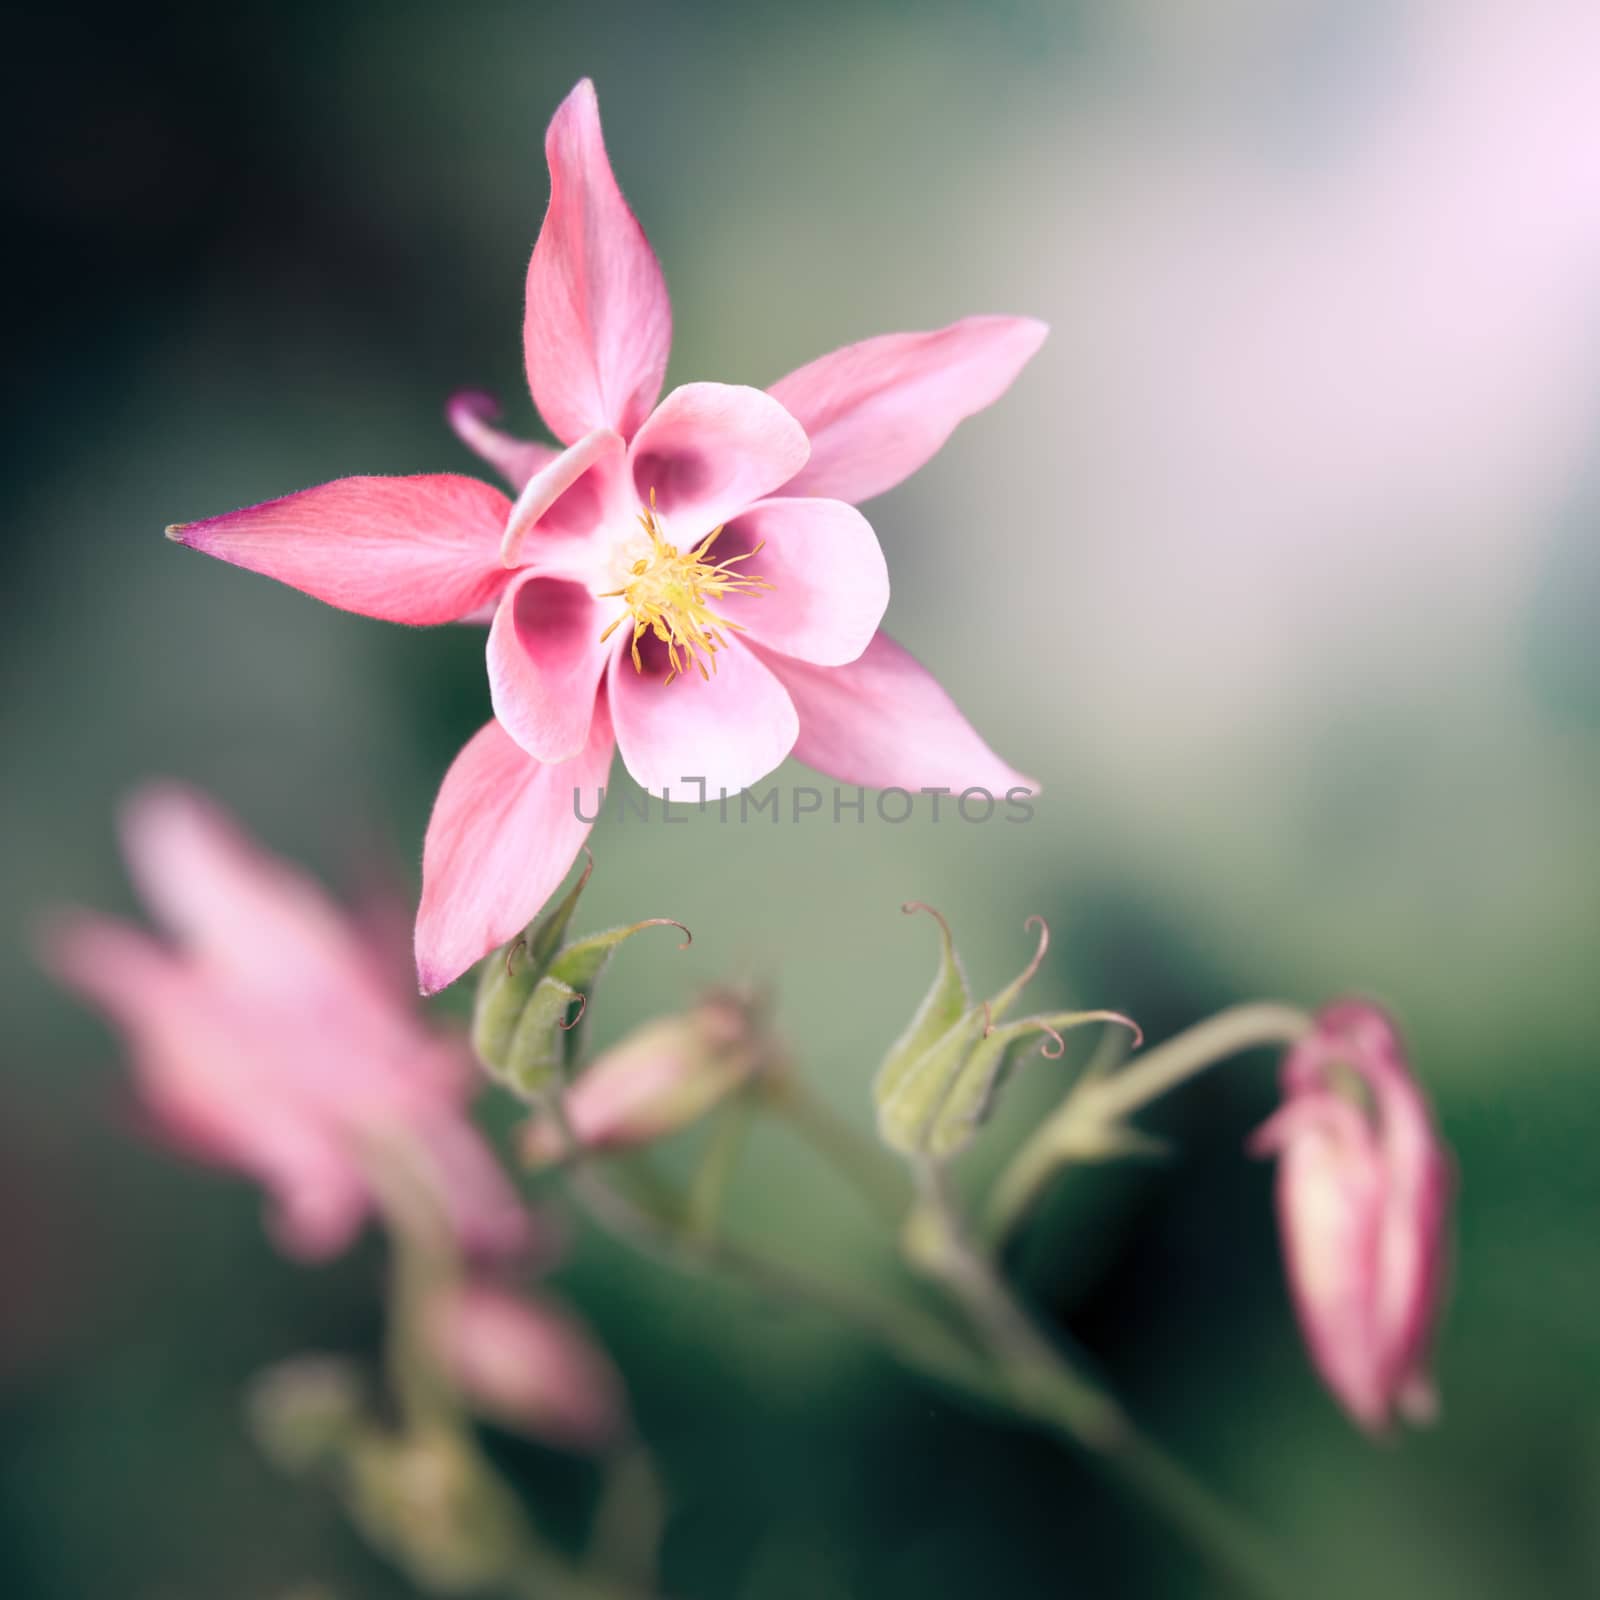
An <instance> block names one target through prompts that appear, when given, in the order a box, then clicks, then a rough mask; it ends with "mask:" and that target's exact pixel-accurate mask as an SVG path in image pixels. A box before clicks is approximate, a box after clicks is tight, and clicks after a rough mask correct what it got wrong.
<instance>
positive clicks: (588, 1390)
mask: <svg viewBox="0 0 1600 1600" xmlns="http://www.w3.org/2000/svg"><path fill="white" fill-rule="evenodd" d="M429 1329H430V1332H431V1334H432V1336H433V1340H434V1348H435V1351H436V1353H437V1355H438V1358H439V1360H440V1362H441V1363H442V1364H443V1366H444V1368H445V1370H446V1371H447V1372H448V1373H449V1374H450V1377H451V1379H452V1380H453V1382H454V1383H455V1384H456V1386H457V1387H458V1388H459V1389H460V1391H461V1393H462V1395H463V1396H464V1397H465V1398H466V1399H467V1401H468V1402H469V1403H470V1404H471V1405H472V1406H473V1408H474V1409H475V1410H478V1411H481V1412H482V1413H483V1414H484V1415H485V1416H487V1417H490V1418H492V1419H494V1420H495V1421H497V1422H500V1423H503V1424H505V1425H506V1426H508V1427H513V1428H517V1429H520V1430H521V1431H523V1432H526V1433H530V1434H533V1435H535V1436H536V1437H538V1438H541V1439H545V1440H548V1441H549V1442H550V1443H552V1444H558V1445H563V1446H566V1447H568V1448H572V1449H578V1450H597V1449H602V1448H604V1447H605V1446H606V1445H609V1444H612V1443H614V1442H615V1441H616V1439H617V1438H618V1437H619V1436H620V1435H621V1433H622V1431H623V1429H624V1426H625V1424H626V1417H627V1408H626V1403H625V1401H624V1399H623V1393H622V1382H621V1379H620V1378H618V1376H617V1372H616V1369H615V1368H614V1367H613V1366H612V1364H611V1361H610V1359H609V1358H608V1357H607V1356H606V1354H605V1352H604V1351H603V1350H602V1349H601V1348H600V1346H599V1345H598V1344H596V1343H595V1341H594V1339H593V1338H592V1337H591V1336H590V1334H589V1332H588V1331H587V1330H586V1329H585V1328H584V1326H583V1325H582V1324H581V1323H580V1322H579V1321H578V1320H577V1319H576V1318H575V1317H574V1316H572V1314H571V1313H570V1312H567V1311H565V1310H563V1309H561V1308H560V1307H559V1306H557V1305H556V1304H555V1303H554V1302H553V1301H551V1300H548V1299H543V1298H541V1299H532V1298H525V1297H523V1296H521V1295H516V1294H513V1293H511V1291H510V1290H508V1289H504V1288H501V1287H500V1286H499V1285H498V1284H493V1283H487V1282H476V1283H467V1284H463V1285H459V1286H457V1287H455V1288H452V1289H449V1290H446V1291H445V1292H443V1293H442V1294H440V1295H439V1296H438V1298H437V1299H436V1300H435V1301H434V1304H433V1306H432V1310H431V1317H430V1321H429Z"/></svg>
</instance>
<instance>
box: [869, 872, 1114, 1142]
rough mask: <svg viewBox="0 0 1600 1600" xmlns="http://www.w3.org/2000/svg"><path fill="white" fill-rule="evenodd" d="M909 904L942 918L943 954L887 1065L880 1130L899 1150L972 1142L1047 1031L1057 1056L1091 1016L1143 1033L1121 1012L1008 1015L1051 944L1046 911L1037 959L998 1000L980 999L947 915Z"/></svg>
mask: <svg viewBox="0 0 1600 1600" xmlns="http://www.w3.org/2000/svg"><path fill="white" fill-rule="evenodd" d="M901 909H902V910H903V911H905V912H907V913H909V912H912V911H926V912H928V913H929V915H930V916H932V917H933V918H934V920H935V921H936V922H937V923H938V924H939V936H940V958H939V970H938V972H937V973H936V974H935V975H934V980H933V986H932V987H931V988H930V989H929V991H928V993H927V994H926V995H925V996H924V997H923V1001H922V1004H921V1006H920V1007H918V1009H917V1013H916V1015H915V1016H914V1017H913V1018H912V1019H911V1022H910V1024H909V1025H908V1026H907V1028H906V1031H905V1032H904V1033H903V1034H901V1036H900V1037H899V1039H897V1040H896V1041H895V1043H894V1044H893V1045H892V1046H891V1047H890V1049H889V1053H888V1054H887V1055H886V1056H885V1057H884V1060H883V1065H882V1066H881V1067H880V1068H879V1070H878V1078H877V1082H876V1084H875V1086H874V1095H875V1097H876V1099H877V1104H878V1131H879V1133H880V1134H881V1135H882V1137H883V1140H884V1142H885V1143H886V1144H888V1145H890V1146H891V1147H892V1148H894V1149H896V1150H899V1151H902V1152H903V1153H904V1154H907V1155H918V1156H931V1157H933V1158H935V1159H944V1158H946V1157H949V1156H953V1155H955V1154H957V1153H958V1152H959V1151H961V1150H962V1149H964V1148H965V1147H966V1146H967V1145H968V1144H969V1143H970V1142H971V1141H972V1139H973V1137H974V1135H975V1134H976V1133H977V1131H978V1129H979V1128H980V1127H981V1126H982V1125H983V1123H984V1122H985V1121H987V1120H988V1117H989V1114H990V1112H991V1111H992V1110H993V1108H994V1103H995V1098H996V1096H997V1095H998V1093H999V1090H1000V1087H1001V1085H1002V1084H1003V1083H1004V1081H1005V1078H1006V1076H1007V1074H1008V1073H1009V1072H1010V1070H1011V1068H1012V1066H1013V1065H1014V1064H1015V1062H1016V1061H1017V1059H1018V1057H1019V1056H1020V1055H1021V1054H1022V1053H1023V1051H1024V1049H1025V1047H1026V1046H1027V1045H1028V1044H1030V1043H1031V1042H1033V1041H1035V1040H1037V1039H1039V1037H1040V1036H1041V1035H1043V1037H1044V1042H1043V1044H1041V1045H1040V1047H1039V1049H1040V1054H1041V1055H1045V1056H1048V1057H1050V1058H1052V1059H1055V1058H1057V1057H1059V1056H1061V1055H1063V1054H1064V1053H1065V1051H1066V1043H1065V1041H1064V1040H1063V1039H1062V1037H1061V1035H1062V1032H1063V1031H1065V1030H1066V1029H1069V1028H1076V1027H1081V1026H1082V1025H1083V1024H1084V1023H1088V1022H1119V1023H1122V1024H1124V1025H1125V1026H1127V1027H1130V1028H1133V1029H1134V1032H1135V1034H1137V1033H1138V1031H1139V1030H1138V1029H1137V1028H1136V1027H1134V1024H1133V1023H1131V1022H1129V1021H1128V1019H1127V1018H1126V1017H1123V1016H1120V1015H1119V1014H1118V1013H1116V1012H1114V1011H1058V1012H1051V1013H1047V1014H1045V1015H1040V1016H1032V1017H1024V1018H1021V1019H1020V1020H1018V1021H1016V1022H1011V1023H1007V1022H1004V1021H1003V1019H1004V1017H1005V1014H1006V1012H1007V1011H1009V1010H1010V1008H1011V1007H1012V1005H1014V1004H1015V1003H1016V1000H1017V997H1018V996H1019V995H1020V994H1021V993H1022V991H1023V989H1024V988H1025V987H1026V986H1027V984H1028V982H1029V980H1030V979H1032V977H1033V975H1034V974H1035V973H1036V972H1037V971H1038V970H1039V967H1040V964H1041V963H1042V962H1043V961H1044V954H1045V951H1046V950H1047V949H1048V948H1049V946H1050V930H1049V928H1048V926H1047V925H1046V924H1045V921H1044V919H1043V918H1042V917H1030V918H1029V919H1028V922H1027V926H1028V927H1030V928H1031V927H1033V926H1034V925H1036V924H1037V926H1038V929H1039V945H1038V948H1037V949H1036V950H1035V951H1034V954H1033V959H1032V960H1031V961H1030V962H1029V963H1028V965H1027V966H1026V967H1025V968H1024V969H1023V970H1022V972H1021V973H1019V974H1018V975H1017V977H1016V978H1014V979H1013V980H1012V981H1011V982H1010V983H1009V984H1007V985H1006V987H1005V988H1004V989H1002V990H1001V991H1000V993H999V994H997V995H996V996H995V997H994V998H993V999H992V1000H983V1001H979V1002H978V1003H977V1004H973V1002H972V999H971V996H970V995H969V994H968V991H967V980H966V977H965V975H964V974H963V972H962V970H961V963H960V961H959V959H958V958H957V956H956V951H955V944H954V941H953V940H952V939H951V937H950V929H949V926H948V925H947V924H946V922H945V920H944V918H943V917H941V916H940V915H939V913H938V912H937V911H934V910H933V909H932V908H931V907H929V906H925V905H923V904H922V903H921V902H920V901H915V900H914V901H911V902H909V903H908V904H906V905H904V906H902V907H901Z"/></svg>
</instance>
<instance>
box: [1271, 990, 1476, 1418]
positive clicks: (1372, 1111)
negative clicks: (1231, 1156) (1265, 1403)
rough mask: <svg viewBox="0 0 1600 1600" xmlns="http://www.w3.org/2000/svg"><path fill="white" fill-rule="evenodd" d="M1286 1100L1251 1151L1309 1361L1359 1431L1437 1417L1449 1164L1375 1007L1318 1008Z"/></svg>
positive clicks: (1292, 1062)
mask: <svg viewBox="0 0 1600 1600" xmlns="http://www.w3.org/2000/svg"><path fill="white" fill-rule="evenodd" d="M1283 1088H1284V1096H1285V1098H1284V1103H1283V1105H1282V1106H1281V1107H1280V1108H1279V1110H1278V1111H1277V1112H1276V1113H1275V1114H1274V1115H1273V1116H1272V1117H1271V1118H1270V1119H1269V1120H1268V1121H1267V1122H1266V1123H1265V1124H1264V1125H1263V1126H1262V1127H1261V1128H1260V1129H1259V1130H1258V1131H1257V1133H1256V1135H1255V1138H1254V1140H1253V1141H1252V1148H1253V1149H1255V1150H1256V1151H1257V1152H1259V1153H1275V1154H1276V1155H1277V1156H1278V1221H1279V1227H1280V1231H1281V1234H1282V1238H1283V1250H1284V1256H1285V1259H1286V1262H1287V1265H1288V1271H1289V1279H1290V1284H1291V1287H1292V1291H1293V1295H1294V1301H1295V1309H1296V1312H1297V1314H1298V1316H1299V1320H1300V1327H1301V1331H1302V1332H1303V1334H1304V1335H1305V1340H1306V1344H1307V1347H1308V1348H1309V1350H1310V1352H1311V1359H1312V1362H1313V1363H1314V1364H1315V1366H1316V1368H1317V1371H1318V1372H1319V1373H1320V1374H1321V1375H1322V1378H1323V1380H1324V1382H1326V1383H1327V1385H1328V1387H1329V1388H1330V1389H1331V1390H1332V1391H1333V1394H1334V1396H1335V1398H1336V1399H1337V1400H1338V1401H1339V1403H1340V1404H1341V1405H1342V1406H1343V1407H1344V1408H1345V1410H1346V1411H1348V1412H1349V1413H1350V1415H1351V1416H1352V1417H1353V1418H1354V1419H1355V1420H1356V1421H1357V1422H1358V1423H1359V1424H1360V1425H1361V1426H1362V1427H1364V1428H1367V1429H1369V1430H1371V1431H1379V1430H1381V1429H1383V1428H1385V1427H1387V1425H1388V1423H1389V1421H1390V1419H1391V1416H1392V1415H1393V1414H1394V1413H1396V1412H1398V1413H1399V1415H1401V1416H1403V1417H1405V1418H1406V1419H1408V1420H1410V1421H1413V1422H1421V1421H1426V1420H1428V1419H1429V1418H1431V1417H1432V1415H1433V1414H1434V1412H1435V1410H1436V1409H1437V1402H1436V1400H1435V1397H1434V1389H1433V1380H1432V1376H1431V1373H1430V1370H1429V1360H1430V1349H1431V1343H1432V1335H1433V1329H1434V1323H1435V1321H1436V1319H1437V1317H1438V1313H1439V1308H1440V1302H1441V1300H1442V1298H1443V1292H1444V1281H1445V1263H1446V1256H1447V1250H1448V1240H1447V1221H1448V1211H1449V1206H1450V1195H1451V1188H1452V1177H1451V1164H1450V1159H1449V1155H1448V1153H1447V1151H1446V1149H1445V1147H1444V1145H1443V1144H1442V1142H1441V1141H1440V1138H1439V1135H1438V1131H1437V1129H1436V1128H1435V1126H1434V1123H1433V1118H1432V1115H1431V1113H1430V1112H1429V1109H1428V1104H1427V1101H1426V1100H1425V1098H1424V1097H1423V1094H1422V1091H1421V1089H1420V1088H1419V1087H1418V1084H1417V1082H1416V1079H1415V1078H1414V1077H1413V1076H1412V1074H1411V1071H1410V1069H1409V1067H1408V1065H1407V1062H1406V1058H1405V1052H1404V1050H1403V1048H1402V1046H1401V1043H1400V1038H1399V1035H1398V1034H1397V1033H1396V1032H1395V1029H1394V1026H1393V1024H1392V1023H1391V1022H1390V1021H1389V1020H1388V1018H1387V1017H1385V1016H1384V1014H1383V1013H1382V1012H1381V1011H1379V1010H1378V1009H1377V1008H1376V1007H1374V1006H1371V1005H1367V1004H1365V1003H1363V1002H1361V1001H1343V1002H1340V1003H1339V1004H1336V1005H1332V1006H1329V1007H1327V1008H1326V1009H1325V1010H1324V1011H1323V1012H1322V1013H1321V1014H1320V1015H1319V1016H1318V1018H1317V1026H1316V1030H1315V1031H1314V1032H1313V1033H1311V1034H1310V1035H1308V1036H1307V1037H1306V1038H1305V1039H1304V1040H1302V1041H1301V1042H1300V1043H1299V1044H1297V1045H1296V1046H1295V1047H1294V1048H1293V1049H1292V1050H1290V1052H1289V1054H1288V1056H1287V1057H1286V1058H1285V1061H1284V1066H1283Z"/></svg>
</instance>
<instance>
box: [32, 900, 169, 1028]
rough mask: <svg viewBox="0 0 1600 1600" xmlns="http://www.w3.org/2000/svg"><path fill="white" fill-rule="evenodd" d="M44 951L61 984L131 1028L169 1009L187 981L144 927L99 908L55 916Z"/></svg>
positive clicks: (45, 932)
mask: <svg viewBox="0 0 1600 1600" xmlns="http://www.w3.org/2000/svg"><path fill="white" fill-rule="evenodd" d="M39 954H40V958H41V960H42V962H43V965H44V967H45V970H46V971H47V972H48V973H49V974H50V975H51V977H53V978H54V979H55V980H56V981H57V982H58V983H61V984H64V985H65V986H66V987H67V988H69V989H72V990H74V991H76V992H77V993H78V994H80V995H82V996H83V998H84V999H86V1000H88V1001H89V1002H90V1003H91V1004H93V1005H94V1006H95V1007H96V1008H97V1009H98V1010H99V1011H101V1012H103V1013H104V1014H105V1016H106V1017H107V1018H109V1019H110V1020H111V1021H113V1022H115V1023H117V1024H118V1025H119V1026H120V1027H122V1028H125V1029H128V1030H130V1031H131V1030H134V1029H138V1028H141V1027H143V1026H144V1024H145V1022H146V1019H147V1018H154V1017H158V1016H159V1015H160V1014H161V1013H162V1012H163V1011H164V1010H166V1009H168V1008H169V1007H170V1003H171V1002H172V1000H173V999H174V997H175V995H176V994H177V993H178V986H179V985H180V984H181V983H182V982H183V979H182V970H181V967H180V964H179V962H178V959H177V957H175V956H174V955H173V954H172V952H171V951H169V950H167V949H165V948H164V947H163V946H162V945H161V944H160V943H159V942H158V941H157V940H155V939H152V938H151V937H150V936H149V934H147V933H143V932H141V931H140V930H139V929H138V928H134V927H130V926H129V925H128V924H127V923H125V922H119V921H118V920H117V919H116V918H115V917H104V916H100V915H99V914H98V913H95V912H88V911H72V912H65V913H59V914H57V915H56V916H54V917H52V918H51V919H50V921H49V923H48V924H47V925H46V927H45V928H44V930H43V933H42V936H41V938H40V941H39Z"/></svg>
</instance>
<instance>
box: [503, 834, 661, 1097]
mask: <svg viewBox="0 0 1600 1600" xmlns="http://www.w3.org/2000/svg"><path fill="white" fill-rule="evenodd" d="M593 870H594V861H593V858H592V857H591V858H590V861H589V863H588V865H587V866H586V867H585V868H584V869H583V875H582V876H581V877H580V878H579V879H578V881H577V883H575V884H574V885H573V886H572V888H571V889H570V890H569V891H568V893H567V894H566V896H565V897H564V898H563V899H562V900H560V901H559V902H558V903H557V904H556V905H554V906H553V907H551V909H550V910H549V911H547V912H546V913H545V914H544V916H542V917H541V918H539V919H538V921H536V922H534V923H532V924H530V926H529V928H528V931H527V932H526V933H524V934H523V935H522V936H521V937H520V938H518V939H514V940H513V941H512V942H511V943H510V944H508V945H507V946H506V947H505V948H504V949H503V950H498V951H496V952H495V953H494V954H493V955H491V956H490V957H488V959H487V960H486V961H485V962H484V965H483V970H482V973H481V974H480V976H479V979H478V997H477V1003H476V1006H475V1008H474V1011H473V1017H472V1047H473V1050H474V1052H475V1053H476V1054H477V1057H478V1060H479V1061H480V1062H481V1063H482V1064H483V1067H484V1069H485V1071H487V1072H488V1073H489V1075H490V1076H491V1077H492V1078H494V1079H495V1080H496V1081H497V1082H499V1083H502V1084H504V1085H505V1086H506V1087H507V1088H508V1089H510V1090H511V1091H512V1092H513V1093H515V1094H517V1095H519V1096H521V1097H522V1098H523V1099H525V1100H535V1099H538V1098H539V1097H540V1096H542V1095H544V1094H546V1093H548V1092H549V1091H550V1090H551V1089H553V1088H554V1087H556V1086H557V1085H558V1084H559V1083H561V1082H562V1080H563V1078H564V1076H565V1074H566V1072H567V1070H568V1068H569V1067H570V1066H571V1065H572V1062H573V1060H574V1058H575V1056H576V1034H575V1030H576V1029H577V1026H578V1024H579V1023H580V1022H581V1021H582V1020H583V1017H584V1014H585V1012H586V1011H587V1009H588V1004H589V996H590V995H591V993H592V992H593V990H594V986H595V984H596V983H597V982H598V981H599V978H600V974H601V973H602V972H603V971H604V970H605V966H606V963H607V962H608V961H609V960H610V958H611V952H612V951H613V950H615V949H616V947H617V946H618V945H619V944H621V943H622V942H623V941H624V940H626V939H630V938H632V937H633V935H634V934H636V933H639V932H641V931H642V930H643V929H645V928H662V927H669V928H677V929H679V930H680V931H681V932H682V934H683V936H684V939H683V943H682V944H681V945H680V946H679V947H678V948H679V949H686V948H687V947H688V945H689V942H690V939H691V935H690V933H689V930H688V929H687V928H685V927H684V926H683V924H682V923H681V922H673V921H672V920H671V919H670V918H667V917H650V918H648V919H646V920H645V921H643V922H635V923H633V924H631V925H630V926H628V927H624V928H612V929H610V930H608V931H607V932H604V933H595V934H590V935H589V936H588V937H587V938H584V939H579V940H577V941H576V942H574V943H572V944H566V943H565V942H564V941H565V939H566V935H567V929H568V926H569V925H570V923H571V921H572V916H573V912H574V911H575V910H576V909H577V905H578V899H579V897H580V896H581V895H582V893H583V890H584V886H585V885H586V884H587V883H588V881H589V874H590V873H591V872H592V871H593Z"/></svg>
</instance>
